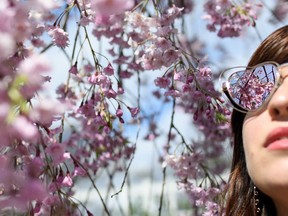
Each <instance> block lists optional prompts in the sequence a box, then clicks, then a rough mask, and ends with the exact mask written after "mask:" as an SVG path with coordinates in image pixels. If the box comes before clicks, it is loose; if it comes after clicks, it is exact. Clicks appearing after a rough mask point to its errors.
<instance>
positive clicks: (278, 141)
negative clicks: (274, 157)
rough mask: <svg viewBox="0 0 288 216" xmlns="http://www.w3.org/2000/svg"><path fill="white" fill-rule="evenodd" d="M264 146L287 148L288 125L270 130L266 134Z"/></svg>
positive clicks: (271, 148)
mask: <svg viewBox="0 0 288 216" xmlns="http://www.w3.org/2000/svg"><path fill="white" fill-rule="evenodd" d="M264 146H265V147H266V148H267V149H269V150H284V149H288V127H278V128H275V129H274V130H272V131H271V132H270V133H269V134H268V136H267V138H266V141H265V144H264Z"/></svg>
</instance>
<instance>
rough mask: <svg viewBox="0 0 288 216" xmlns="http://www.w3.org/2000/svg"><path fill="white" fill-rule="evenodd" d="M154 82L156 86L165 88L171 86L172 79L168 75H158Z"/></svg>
mask: <svg viewBox="0 0 288 216" xmlns="http://www.w3.org/2000/svg"><path fill="white" fill-rule="evenodd" d="M154 83H155V85H156V86H158V87H160V88H164V89H165V88H168V87H169V85H170V83H171V79H170V78H168V77H158V78H157V79H156V80H154Z"/></svg>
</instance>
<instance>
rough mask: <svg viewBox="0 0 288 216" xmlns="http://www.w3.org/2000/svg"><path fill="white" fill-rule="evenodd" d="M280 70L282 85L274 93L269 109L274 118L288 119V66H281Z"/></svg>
mask: <svg viewBox="0 0 288 216" xmlns="http://www.w3.org/2000/svg"><path fill="white" fill-rule="evenodd" d="M280 67H281V66H280ZM280 70H281V71H280V74H281V77H282V81H281V85H280V86H279V87H278V89H277V90H276V92H275V93H274V94H273V95H272V98H271V99H270V101H269V104H268V107H267V109H268V111H269V113H270V115H271V117H272V118H273V119H278V120H279V118H282V119H283V118H285V119H287V120H288V79H287V78H288V77H287V75H288V66H285V67H284V68H280Z"/></svg>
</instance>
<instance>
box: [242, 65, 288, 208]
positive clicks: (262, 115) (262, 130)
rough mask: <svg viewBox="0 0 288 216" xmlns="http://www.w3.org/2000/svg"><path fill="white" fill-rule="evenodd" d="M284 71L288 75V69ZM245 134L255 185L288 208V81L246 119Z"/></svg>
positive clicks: (247, 158) (248, 165)
mask: <svg viewBox="0 0 288 216" xmlns="http://www.w3.org/2000/svg"><path fill="white" fill-rule="evenodd" d="M282 70H283V72H284V74H285V73H287V74H288V66H286V67H285V68H282ZM242 133H243V144H244V151H245V157H246V163H247V169H248V172H249V175H250V177H251V179H252V181H253V182H254V184H255V185H256V186H257V187H258V188H259V189H260V190H261V191H263V192H264V193H266V194H267V195H269V196H270V197H272V199H273V200H274V202H276V203H279V202H280V203H283V202H285V201H286V202H287V203H286V204H285V205H286V206H288V77H285V78H284V80H283V83H282V84H281V85H280V87H279V88H278V89H277V90H276V92H275V93H274V94H273V96H272V97H271V99H270V100H269V101H268V102H267V103H266V104H265V106H264V107H263V108H262V109H261V110H259V111H257V112H256V113H248V114H247V115H246V117H245V120H244V124H243V131H242Z"/></svg>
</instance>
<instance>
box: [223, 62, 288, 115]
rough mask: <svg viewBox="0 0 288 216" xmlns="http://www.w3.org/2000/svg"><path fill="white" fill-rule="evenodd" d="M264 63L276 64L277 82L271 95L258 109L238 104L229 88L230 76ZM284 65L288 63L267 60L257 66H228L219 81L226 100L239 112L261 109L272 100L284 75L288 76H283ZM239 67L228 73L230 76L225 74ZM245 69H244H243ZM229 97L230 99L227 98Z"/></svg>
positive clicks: (287, 65)
mask: <svg viewBox="0 0 288 216" xmlns="http://www.w3.org/2000/svg"><path fill="white" fill-rule="evenodd" d="M264 65H274V66H275V69H276V71H275V75H276V77H275V83H274V86H273V89H272V90H271V92H270V94H269V96H268V97H267V98H266V99H265V100H264V101H263V103H262V104H261V105H260V106H259V107H257V108H256V109H252V110H248V109H247V108H245V107H243V106H241V105H239V104H237V103H236V102H235V101H234V100H233V99H232V96H231V95H230V91H229V90H228V89H229V87H230V82H229V81H228V80H229V78H230V77H231V76H232V75H233V74H235V73H237V72H241V71H243V72H244V71H246V70H247V69H249V70H254V69H256V68H258V67H262V66H264ZM282 67H288V63H284V64H278V63H277V62H275V61H266V62H262V63H260V64H257V65H255V66H236V67H231V68H227V69H226V70H224V71H222V72H221V73H220V75H219V82H220V84H221V87H222V91H223V93H224V94H225V96H226V97H225V98H226V101H227V102H229V103H230V105H231V106H232V107H233V109H235V110H237V111H239V112H242V113H248V112H255V111H257V110H259V109H261V108H262V107H263V106H264V105H265V104H266V103H267V101H269V100H270V98H271V96H272V95H273V94H274V92H275V90H276V89H277V88H278V87H279V85H280V84H281V83H280V80H281V79H280V78H282V79H283V77H284V78H285V77H286V76H288V74H287V75H286V76H281V69H280V68H282ZM237 68H239V70H238V71H234V72H233V73H232V72H230V73H229V74H228V75H229V76H228V77H226V76H225V74H227V72H228V71H231V70H235V69H237ZM241 69H243V70H241ZM227 99H228V100H227Z"/></svg>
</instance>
